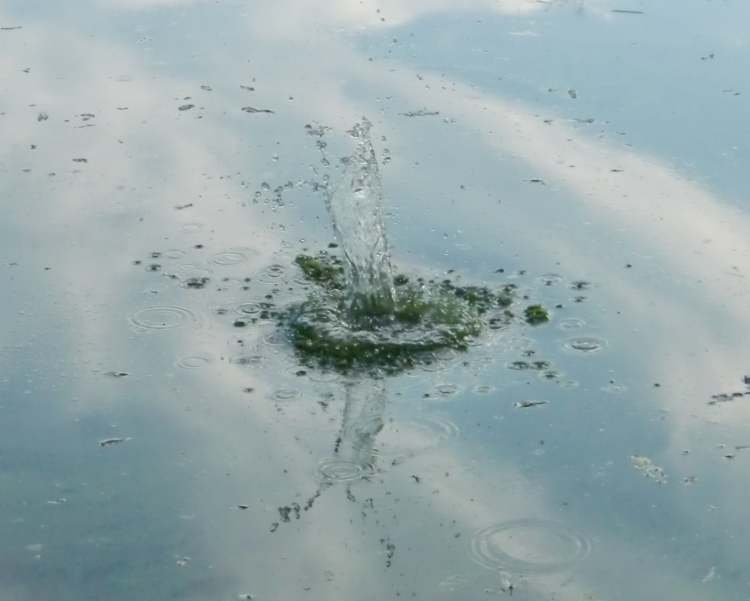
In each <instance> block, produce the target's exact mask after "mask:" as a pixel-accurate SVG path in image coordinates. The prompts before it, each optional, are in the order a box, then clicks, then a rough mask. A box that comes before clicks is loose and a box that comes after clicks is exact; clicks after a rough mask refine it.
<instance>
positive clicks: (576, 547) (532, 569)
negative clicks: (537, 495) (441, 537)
mask: <svg viewBox="0 0 750 601" xmlns="http://www.w3.org/2000/svg"><path fill="white" fill-rule="evenodd" d="M590 549H591V545H590V543H589V541H588V540H586V539H585V538H583V537H582V536H579V535H578V534H575V533H574V532H571V531H570V530H568V528H566V527H565V526H564V525H563V524H559V523H557V522H552V521H547V520H537V519H520V520H512V521H509V522H503V523H500V524H495V525H493V526H489V527H488V528H484V529H482V530H479V531H478V532H476V533H475V534H474V536H473V538H472V541H471V554H472V559H474V561H476V562H477V563H479V564H480V565H483V566H484V567H486V568H489V569H491V570H497V569H505V570H508V571H515V572H521V573H536V574H544V573H550V572H558V571H561V570H565V569H568V568H570V567H572V566H573V565H574V564H576V563H577V562H579V561H581V560H582V559H583V558H585V557H586V556H587V555H588V553H589V551H590Z"/></svg>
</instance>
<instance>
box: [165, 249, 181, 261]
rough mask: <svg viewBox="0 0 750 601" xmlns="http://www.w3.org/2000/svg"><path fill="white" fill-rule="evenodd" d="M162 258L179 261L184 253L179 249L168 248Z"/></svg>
mask: <svg viewBox="0 0 750 601" xmlns="http://www.w3.org/2000/svg"><path fill="white" fill-rule="evenodd" d="M164 256H165V257H166V258H167V259H181V258H182V257H184V256H185V251H184V250H180V249H179V248H170V249H169V250H165V251H164Z"/></svg>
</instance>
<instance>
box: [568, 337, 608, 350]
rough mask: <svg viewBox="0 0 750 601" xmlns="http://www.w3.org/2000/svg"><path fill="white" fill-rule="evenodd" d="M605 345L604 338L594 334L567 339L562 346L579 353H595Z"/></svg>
mask: <svg viewBox="0 0 750 601" xmlns="http://www.w3.org/2000/svg"><path fill="white" fill-rule="evenodd" d="M606 346H607V342H606V340H602V339H601V338H596V337H594V336H579V337H578V338H571V339H570V340H567V341H566V342H565V344H564V347H565V348H566V349H568V350H572V351H577V352H580V353H597V352H599V351H600V350H602V349H603V348H605V347H606Z"/></svg>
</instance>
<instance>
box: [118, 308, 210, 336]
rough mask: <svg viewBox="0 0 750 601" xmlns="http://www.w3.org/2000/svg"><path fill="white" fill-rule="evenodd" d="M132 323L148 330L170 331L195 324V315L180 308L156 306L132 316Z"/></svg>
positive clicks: (141, 310)
mask: <svg viewBox="0 0 750 601" xmlns="http://www.w3.org/2000/svg"><path fill="white" fill-rule="evenodd" d="M129 319H130V323H131V324H132V325H134V326H135V327H137V328H141V329H146V330H169V329H172V328H178V327H180V326H183V325H185V324H187V323H191V322H193V323H195V322H196V321H197V318H196V316H195V313H193V312H192V311H190V310H189V309H185V308H184V307H178V306H168V305H165V306H156V307H146V308H145V309H140V310H138V311H136V312H135V313H133V314H132V315H131V316H130V318H129Z"/></svg>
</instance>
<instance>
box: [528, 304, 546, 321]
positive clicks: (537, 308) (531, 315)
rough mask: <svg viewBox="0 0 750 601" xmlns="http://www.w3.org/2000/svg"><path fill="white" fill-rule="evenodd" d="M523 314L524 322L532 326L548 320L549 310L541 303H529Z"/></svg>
mask: <svg viewBox="0 0 750 601" xmlns="http://www.w3.org/2000/svg"><path fill="white" fill-rule="evenodd" d="M523 314H524V317H525V318H526V323H529V324H531V325H532V326H535V325H539V324H540V323H546V322H548V321H549V311H547V309H545V308H544V307H542V305H529V306H528V307H526V310H525V311H524V312H523Z"/></svg>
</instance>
